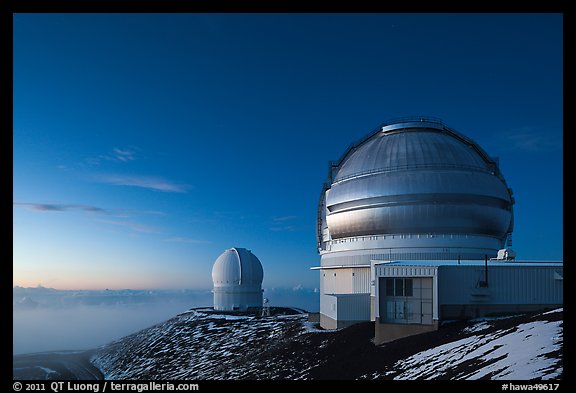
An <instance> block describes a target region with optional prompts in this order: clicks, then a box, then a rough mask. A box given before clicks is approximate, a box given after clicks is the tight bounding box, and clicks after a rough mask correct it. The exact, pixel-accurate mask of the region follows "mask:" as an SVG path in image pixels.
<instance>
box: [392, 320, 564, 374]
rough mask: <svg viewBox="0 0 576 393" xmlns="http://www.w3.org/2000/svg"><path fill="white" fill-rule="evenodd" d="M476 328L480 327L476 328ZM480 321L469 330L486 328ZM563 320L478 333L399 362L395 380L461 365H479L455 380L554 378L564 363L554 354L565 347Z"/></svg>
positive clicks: (531, 323) (433, 372)
mask: <svg viewBox="0 0 576 393" xmlns="http://www.w3.org/2000/svg"><path fill="white" fill-rule="evenodd" d="M474 327H476V329H474ZM487 327H489V325H488V324H487V323H486V322H480V323H478V324H477V325H475V326H473V328H472V329H469V331H471V332H474V331H479V332H481V331H482V330H485V329H486V328H487ZM562 338H563V337H562V321H552V322H550V321H536V322H530V323H524V324H521V325H519V326H518V327H517V328H510V329H507V330H498V331H496V332H493V333H487V334H476V335H473V336H470V337H466V338H464V339H461V340H457V341H453V342H451V343H448V344H444V345H440V346H438V347H434V348H431V349H429V350H426V351H422V352H419V353H417V354H415V355H412V356H410V357H409V358H407V359H403V360H401V361H399V362H397V363H396V368H397V370H398V371H400V373H399V374H398V375H397V376H396V377H395V378H394V379H414V378H424V379H436V378H439V377H442V376H443V375H444V374H446V372H447V370H450V369H454V368H456V367H458V366H459V365H461V364H464V363H467V362H468V363H470V364H475V363H476V364H478V365H479V367H478V368H475V367H470V369H469V370H466V371H465V372H463V373H461V374H459V375H456V376H455V377H454V379H481V378H486V377H489V378H490V379H521V380H526V379H534V378H538V379H552V378H558V376H559V375H560V374H561V372H562V366H559V365H558V361H557V359H556V358H555V357H554V356H551V357H549V355H550V354H553V353H555V352H557V351H558V350H560V349H561V347H562Z"/></svg>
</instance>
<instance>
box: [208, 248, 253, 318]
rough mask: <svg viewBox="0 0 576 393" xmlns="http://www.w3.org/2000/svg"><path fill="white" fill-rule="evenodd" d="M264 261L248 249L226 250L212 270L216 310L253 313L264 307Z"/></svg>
mask: <svg viewBox="0 0 576 393" xmlns="http://www.w3.org/2000/svg"><path fill="white" fill-rule="evenodd" d="M263 278H264V272H263V270H262V264H261V263H260V260H259V259H258V258H257V257H256V256H255V255H254V254H252V252H251V251H250V250H247V249H245V248H238V247H235V248H230V249H228V250H226V251H224V252H223V253H222V254H221V255H220V256H219V257H218V258H217V259H216V262H214V266H213V267H212V281H213V283H214V290H213V292H214V310H217V311H251V310H260V309H261V308H262V280H263Z"/></svg>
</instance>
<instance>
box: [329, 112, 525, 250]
mask: <svg viewBox="0 0 576 393" xmlns="http://www.w3.org/2000/svg"><path fill="white" fill-rule="evenodd" d="M513 204H514V199H513V197H512V191H511V190H510V189H509V188H508V186H507V185H506V181H505V180H504V177H503V176H502V174H501V173H500V170H499V168H498V164H497V161H496V160H494V159H492V158H491V157H489V156H488V154H486V152H485V151H484V150H483V149H482V148H481V147H480V146H478V145H477V144H476V143H475V142H474V141H472V140H471V139H469V138H467V137H465V136H464V135H461V134H459V133H457V132H456V131H454V130H452V129H450V128H448V127H447V126H446V125H445V124H444V123H443V122H442V121H440V120H436V119H429V118H426V119H423V118H420V119H415V120H402V121H398V122H390V123H388V124H385V125H383V126H382V127H380V128H379V129H378V130H377V131H376V132H373V133H371V134H370V135H368V136H367V137H365V138H364V139H363V140H361V141H360V142H358V143H357V144H355V145H352V146H351V147H350V148H349V149H348V150H347V151H346V152H345V153H344V155H343V156H342V157H341V158H340V160H339V161H337V162H336V163H333V164H332V165H331V170H330V173H329V179H328V182H327V183H326V184H325V185H324V189H323V190H322V195H321V200H320V204H319V209H318V215H319V217H318V222H319V225H318V241H319V249H320V251H323V250H326V249H327V247H326V246H327V244H326V243H327V242H329V241H332V240H335V239H344V238H350V237H357V236H367V235H408V234H412V235H425V236H435V235H439V234H443V235H447V234H450V235H469V236H480V237H491V238H494V239H497V240H498V241H497V243H498V244H499V245H498V246H494V247H492V248H493V252H490V253H489V254H493V253H494V254H495V253H496V252H497V250H498V248H501V246H502V245H503V243H504V240H506V239H507V237H508V236H509V234H510V233H511V232H512V227H513V213H512V205H513ZM445 246H448V244H445V245H443V247H445ZM436 257H437V256H436Z"/></svg>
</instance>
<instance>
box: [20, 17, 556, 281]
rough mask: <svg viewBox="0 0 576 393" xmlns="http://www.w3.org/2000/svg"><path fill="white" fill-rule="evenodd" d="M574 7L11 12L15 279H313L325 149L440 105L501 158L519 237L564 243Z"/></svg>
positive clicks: (549, 244)
mask: <svg viewBox="0 0 576 393" xmlns="http://www.w3.org/2000/svg"><path fill="white" fill-rule="evenodd" d="M562 30H563V21H562V15H561V14H15V15H14V112H13V120H14V129H13V141H14V142H13V157H14V166H13V201H14V208H13V283H14V285H20V286H36V285H38V284H41V285H43V286H47V287H55V288H60V289H102V288H135V289H139V288H209V287H210V286H211V277H210V271H211V268H212V264H213V262H214V260H215V259H216V258H217V257H218V255H220V253H222V252H223V251H224V250H225V249H227V248H229V247H235V246H236V247H245V248H248V249H251V250H252V251H253V252H254V254H255V255H257V256H258V257H259V258H260V260H261V261H262V263H263V265H264V272H265V278H264V287H269V288H270V287H296V286H299V285H301V286H304V287H317V286H318V285H319V284H318V273H317V272H315V271H310V270H309V267H311V266H316V265H318V263H319V256H318V254H317V252H316V238H315V219H316V208H317V202H318V199H319V193H320V190H321V187H322V184H323V182H324V181H325V179H326V174H327V169H328V162H329V161H330V160H336V159H338V158H339V157H340V155H341V154H342V153H343V152H344V151H345V149H346V147H347V146H348V145H349V144H350V143H352V142H354V141H356V140H357V139H359V138H361V137H362V136H364V135H365V134H367V133H369V132H371V131H372V130H374V129H375V128H376V127H378V125H379V124H381V123H382V122H384V121H385V120H387V119H391V118H395V117H400V116H410V115H427V116H435V117H439V118H441V119H443V120H444V121H445V122H446V123H447V124H448V125H449V126H451V127H452V128H454V129H456V130H457V131H459V132H461V133H463V134H465V135H467V136H468V137H470V138H472V139H473V140H475V141H476V142H478V143H479V144H480V145H481V146H482V147H483V148H484V149H485V150H486V151H487V152H488V153H489V154H490V155H493V156H498V157H499V159H500V166H501V169H502V172H503V174H504V176H505V178H506V180H507V182H508V185H509V186H510V187H511V188H512V189H513V190H514V194H515V198H516V205H515V230H514V234H513V248H514V249H515V250H516V251H517V253H518V257H519V258H522V259H554V260H559V259H562V258H563V250H562V248H563V243H562V236H563V232H562V226H563V208H562V203H563V200H562V193H563V172H562V171H563V168H562V163H563V157H562V154H563V145H562V139H563V132H562V72H563V70H562V65H563V59H562V56H563V53H562Z"/></svg>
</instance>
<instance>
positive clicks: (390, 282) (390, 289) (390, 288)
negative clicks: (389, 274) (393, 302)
mask: <svg viewBox="0 0 576 393" xmlns="http://www.w3.org/2000/svg"><path fill="white" fill-rule="evenodd" d="M386 296H394V279H393V278H387V279H386Z"/></svg>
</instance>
